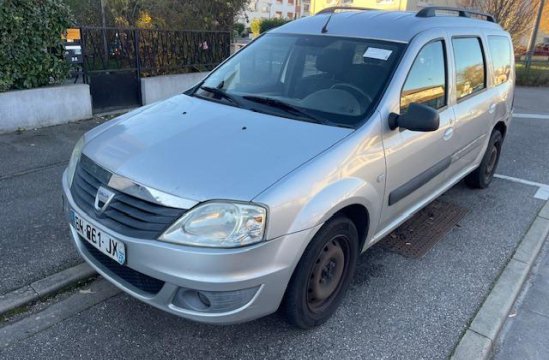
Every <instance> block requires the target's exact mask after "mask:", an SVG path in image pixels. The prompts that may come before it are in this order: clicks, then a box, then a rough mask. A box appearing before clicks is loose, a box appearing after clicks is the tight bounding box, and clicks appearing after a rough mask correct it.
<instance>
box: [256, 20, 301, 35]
mask: <svg viewBox="0 0 549 360" xmlns="http://www.w3.org/2000/svg"><path fill="white" fill-rule="evenodd" d="M290 21H291V20H287V19H281V18H272V19H254V20H252V22H251V23H250V30H251V31H252V34H254V37H257V36H259V34H263V33H264V32H265V31H269V30H271V29H274V28H276V27H279V26H281V25H284V24H286V23H289V22H290Z"/></svg>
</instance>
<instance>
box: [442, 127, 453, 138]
mask: <svg viewBox="0 0 549 360" xmlns="http://www.w3.org/2000/svg"><path fill="white" fill-rule="evenodd" d="M453 135H454V128H453V127H449V128H448V129H446V131H445V132H444V136H443V139H444V140H446V141H448V140H450V138H451V137H452V136H453Z"/></svg>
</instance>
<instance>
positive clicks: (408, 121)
mask: <svg viewBox="0 0 549 360" xmlns="http://www.w3.org/2000/svg"><path fill="white" fill-rule="evenodd" d="M439 123H440V119H439V115H438V111H436V110H435V109H433V108H432V107H429V106H427V105H423V104H418V103H411V104H410V105H409V106H408V110H407V111H406V112H405V113H404V114H402V115H399V114H395V113H391V115H389V127H390V128H391V130H394V129H396V128H397V127H400V128H403V129H408V130H411V131H435V130H438V126H439Z"/></svg>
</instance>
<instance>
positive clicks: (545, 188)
mask: <svg viewBox="0 0 549 360" xmlns="http://www.w3.org/2000/svg"><path fill="white" fill-rule="evenodd" d="M494 177H497V178H499V179H503V180H508V181H512V182H515V183H519V184H524V185H530V186H535V187H537V188H538V191H536V193H535V194H534V198H536V199H540V200H549V185H547V184H542V183H538V182H535V181H530V180H525V179H519V178H516V177H512V176H507V175H500V174H495V175H494Z"/></svg>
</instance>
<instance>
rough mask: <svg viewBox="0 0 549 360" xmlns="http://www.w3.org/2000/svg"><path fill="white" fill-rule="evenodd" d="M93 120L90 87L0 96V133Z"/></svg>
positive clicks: (5, 93)
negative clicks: (91, 118)
mask: <svg viewBox="0 0 549 360" xmlns="http://www.w3.org/2000/svg"><path fill="white" fill-rule="evenodd" d="M90 117H92V105H91V96H90V87H89V85H86V84H76V85H66V86H52V87H45V88H38V89H30V90H15V91H8V92H3V93H0V133H2V132H9V131H15V130H17V129H32V128H36V127H42V126H49V125H57V124H64V123H68V122H71V121H77V120H82V119H87V118H90Z"/></svg>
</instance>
